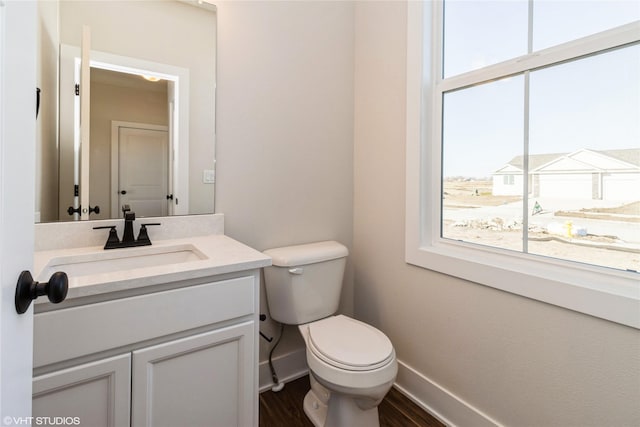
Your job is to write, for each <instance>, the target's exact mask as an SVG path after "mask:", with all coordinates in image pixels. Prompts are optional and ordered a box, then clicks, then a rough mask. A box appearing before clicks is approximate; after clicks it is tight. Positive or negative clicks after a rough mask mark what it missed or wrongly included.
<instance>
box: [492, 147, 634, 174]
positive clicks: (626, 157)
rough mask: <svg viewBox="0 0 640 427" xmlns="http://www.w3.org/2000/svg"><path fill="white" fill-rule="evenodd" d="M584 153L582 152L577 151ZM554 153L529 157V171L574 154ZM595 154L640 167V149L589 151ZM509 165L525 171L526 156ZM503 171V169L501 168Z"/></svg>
mask: <svg viewBox="0 0 640 427" xmlns="http://www.w3.org/2000/svg"><path fill="white" fill-rule="evenodd" d="M577 151H582V150H577ZM577 151H575V152H572V153H552V154H530V155H529V170H534V169H537V168H538V167H540V166H542V165H545V164H547V163H550V162H552V161H554V160H556V159H559V158H561V157H564V156H569V155H571V154H573V153H576V152H577ZM587 151H592V152H594V153H598V154H601V155H604V156H608V157H611V158H614V159H616V160H620V161H623V162H626V163H629V164H632V165H634V166H640V148H626V149H621V150H589V149H587ZM507 165H511V166H513V167H516V168H518V169H524V156H515V157H514V158H513V159H511V160H510V161H509V162H508V163H507ZM500 169H502V168H500Z"/></svg>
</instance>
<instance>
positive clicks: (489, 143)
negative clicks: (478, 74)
mask: <svg viewBox="0 0 640 427" xmlns="http://www.w3.org/2000/svg"><path fill="white" fill-rule="evenodd" d="M533 4H534V7H533V23H534V24H533V49H534V51H535V50H536V49H541V48H546V47H550V46H553V45H555V44H557V43H562V42H565V41H568V40H570V39H572V38H576V37H582V36H586V35H589V34H593V33H595V32H598V31H602V30H606V29H608V28H612V27H615V26H618V25H623V24H627V23H629V22H633V21H637V20H639V19H640V2H637V1H586V2H585V1H566V0H565V1H542V2H538V1H534V3H533ZM527 12H528V5H527V2H526V1H520V0H514V1H452V2H446V3H445V54H444V56H445V64H444V74H445V77H447V76H452V75H455V74H459V73H461V72H466V71H470V70H472V69H474V68H479V67H482V66H485V65H491V64H494V63H497V62H500V61H503V60H505V59H507V58H509V57H512V56H519V55H522V54H526V51H527V43H528V42H527V19H528V18H527ZM487 47H488V48H489V50H487V49H486V48H487ZM639 76H640V45H634V46H631V47H626V48H623V49H618V50H614V51H610V52H605V53H602V54H599V55H595V56H592V57H588V58H584V59H580V60H576V61H573V62H569V63H565V64H561V65H557V66H552V67H549V68H546V69H542V70H538V71H533V72H532V73H531V75H530V104H529V108H530V113H529V114H530V115H529V120H530V133H529V144H530V153H531V154H543V153H558V152H572V151H575V150H578V149H581V148H589V149H595V150H608V149H622V148H640V77H639ZM443 110H444V120H443V139H444V149H443V157H444V166H443V174H444V176H445V177H447V176H467V177H489V176H490V175H491V173H492V172H494V171H495V170H497V169H498V168H500V167H502V166H503V165H504V164H506V163H507V162H508V161H509V160H511V159H512V158H513V157H515V156H517V155H522V154H523V139H524V137H523V132H524V131H523V123H524V77H523V76H514V77H510V78H508V79H503V80H500V81H497V82H492V83H487V84H484V85H479V86H476V87H473V88H469V89H464V90H460V91H457V92H451V93H447V94H445V98H444V106H443ZM488 147H491V149H489V148H488Z"/></svg>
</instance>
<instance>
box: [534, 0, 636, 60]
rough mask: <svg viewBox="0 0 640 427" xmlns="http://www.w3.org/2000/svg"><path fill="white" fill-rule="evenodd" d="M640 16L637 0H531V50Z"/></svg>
mask: <svg viewBox="0 0 640 427" xmlns="http://www.w3.org/2000/svg"><path fill="white" fill-rule="evenodd" d="M638 19H640V2H638V1H637V0H588V1H584V0H582V1H566V0H555V1H550V0H544V1H539V0H534V2H533V50H540V49H544V48H547V47H550V46H555V45H557V44H560V43H565V42H568V41H571V40H575V39H578V38H580V37H585V36H588V35H591V34H595V33H599V32H600V31H605V30H609V29H611V28H615V27H618V26H620V25H624V24H628V23H630V22H633V21H636V20H638Z"/></svg>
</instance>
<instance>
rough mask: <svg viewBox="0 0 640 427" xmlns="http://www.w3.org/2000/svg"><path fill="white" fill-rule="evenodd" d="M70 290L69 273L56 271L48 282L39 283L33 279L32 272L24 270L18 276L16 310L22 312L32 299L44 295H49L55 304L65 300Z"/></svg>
mask: <svg viewBox="0 0 640 427" xmlns="http://www.w3.org/2000/svg"><path fill="white" fill-rule="evenodd" d="M68 290H69V279H68V278H67V273H63V272H61V271H58V272H55V273H53V274H52V275H51V277H50V278H49V282H47V283H39V282H36V281H35V280H33V277H31V273H29V272H28V271H26V270H25V271H23V272H22V273H20V277H18V284H17V286H16V301H15V302H16V310H17V311H18V314H22V313H24V312H25V311H27V309H28V308H29V306H30V305H31V301H33V300H34V299H36V298H38V297H39V296H42V295H47V297H49V301H51V302H52V303H54V304H57V303H59V302H62V301H64V299H65V298H66V297H67V291H68Z"/></svg>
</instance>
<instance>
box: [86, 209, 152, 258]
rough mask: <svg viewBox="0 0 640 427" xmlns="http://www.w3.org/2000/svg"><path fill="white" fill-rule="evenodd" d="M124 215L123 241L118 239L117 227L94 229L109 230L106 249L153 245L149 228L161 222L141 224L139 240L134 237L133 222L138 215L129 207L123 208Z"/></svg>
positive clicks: (109, 226) (96, 228)
mask: <svg viewBox="0 0 640 427" xmlns="http://www.w3.org/2000/svg"><path fill="white" fill-rule="evenodd" d="M122 213H123V214H124V234H123V235H122V241H120V239H119V238H118V232H117V231H116V226H115V225H107V226H102V227H93V229H94V230H99V229H106V228H108V229H109V237H108V238H107V243H105V245H104V248H105V249H117V248H131V247H134V246H148V245H150V244H151V240H150V239H149V234H148V233H147V227H148V226H150V225H160V223H159V222H153V223H146V224H140V233H139V234H138V239H134V237H133V221H135V220H136V214H135V213H134V212H131V208H129V205H124V206H122Z"/></svg>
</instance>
